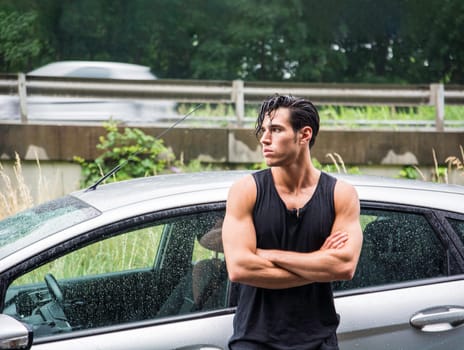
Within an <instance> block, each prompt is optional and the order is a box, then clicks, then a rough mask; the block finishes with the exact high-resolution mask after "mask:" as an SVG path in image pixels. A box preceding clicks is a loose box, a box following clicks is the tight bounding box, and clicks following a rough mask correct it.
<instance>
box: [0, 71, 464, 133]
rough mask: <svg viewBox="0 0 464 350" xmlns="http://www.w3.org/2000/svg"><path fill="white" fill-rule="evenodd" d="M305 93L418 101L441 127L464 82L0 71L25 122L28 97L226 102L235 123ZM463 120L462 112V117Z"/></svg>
mask: <svg viewBox="0 0 464 350" xmlns="http://www.w3.org/2000/svg"><path fill="white" fill-rule="evenodd" d="M277 92H278V93H281V94H292V95H295V96H300V97H306V98H308V99H310V100H311V101H312V102H314V103H315V104H317V105H343V106H366V105H379V106H380V105H383V106H421V105H428V106H433V107H434V108H435V129H436V130H437V131H443V130H444V126H445V104H449V105H464V86H462V85H455V86H446V87H445V85H443V84H430V85H382V84H377V85H368V84H304V83H284V82H274V83H271V82H246V81H242V80H234V81H207V80H168V79H159V80H150V81H146V80H145V81H135V80H114V79H84V78H82V79H79V78H56V77H36V76H26V75H25V74H23V73H19V74H17V75H16V74H3V75H0V95H5V94H6V95H15V96H18V97H19V106H20V114H21V121H22V122H23V123H26V122H27V121H28V115H27V99H28V97H31V96H50V97H51V96H54V97H73V98H75V97H76V98H82V97H92V98H108V99H137V100H145V99H147V100H172V101H176V102H180V103H182V102H184V103H197V102H204V103H229V104H233V105H234V108H235V121H236V125H237V126H243V125H244V123H245V120H246V117H245V105H246V104H250V103H258V102H261V101H262V100H263V99H264V98H265V97H266V96H269V95H273V94H275V93H277ZM463 119H464V117H463Z"/></svg>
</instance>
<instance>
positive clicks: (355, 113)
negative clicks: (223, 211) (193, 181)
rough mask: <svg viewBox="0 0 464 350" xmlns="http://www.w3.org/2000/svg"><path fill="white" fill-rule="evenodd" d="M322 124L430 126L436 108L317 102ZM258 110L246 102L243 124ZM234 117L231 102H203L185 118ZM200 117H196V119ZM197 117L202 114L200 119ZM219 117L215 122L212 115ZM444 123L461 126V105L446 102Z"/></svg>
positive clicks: (186, 109)
mask: <svg viewBox="0 0 464 350" xmlns="http://www.w3.org/2000/svg"><path fill="white" fill-rule="evenodd" d="M192 106H193V105H191V104H181V105H180V106H179V108H178V110H179V113H180V114H182V115H185V114H187V113H188V112H189V111H190V110H191V109H192ZM317 107H318V110H319V115H320V118H321V126H322V127H343V128H359V127H367V128H391V129H395V130H397V129H401V128H405V127H413V128H417V127H421V128H424V127H425V128H433V127H434V126H435V108H434V107H432V106H425V105H424V106H419V107H391V106H362V107H361V106H358V107H349V106H317ZM258 111H259V106H258V105H251V104H250V105H246V110H245V116H247V117H246V118H247V121H246V124H254V120H255V117H256V115H257V113H258ZM225 117H226V118H229V119H231V120H235V109H234V105H232V104H207V103H206V104H203V105H202V106H201V107H200V108H199V109H198V110H197V111H196V112H195V113H194V114H193V115H192V117H190V118H189V119H188V124H189V125H196V126H205V124H208V123H207V122H205V120H209V124H211V125H215V126H217V125H218V124H219V125H220V126H227V125H228V122H227V121H224V120H223V119H224V118H225ZM195 118H199V120H197V121H196V120H195ZM200 118H203V119H201V120H200ZM215 118H217V119H218V120H219V119H220V121H219V122H217V121H216V122H214V119H215ZM445 126H446V127H447V128H455V127H461V128H462V127H464V106H445Z"/></svg>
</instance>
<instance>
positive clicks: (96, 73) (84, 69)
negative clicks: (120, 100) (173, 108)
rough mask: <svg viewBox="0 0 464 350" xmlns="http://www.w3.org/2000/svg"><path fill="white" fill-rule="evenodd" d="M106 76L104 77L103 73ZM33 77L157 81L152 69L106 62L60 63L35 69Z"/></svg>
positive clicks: (31, 72) (32, 72)
mask: <svg viewBox="0 0 464 350" xmlns="http://www.w3.org/2000/svg"><path fill="white" fill-rule="evenodd" d="M102 72H104V74H105V76H102V75H103V73H102ZM28 75H32V76H53V77H63V76H64V77H66V76H67V77H80V78H85V77H87V78H102V77H106V78H113V79H156V77H155V75H153V74H152V73H151V72H150V67H148V66H142V65H138V64H132V63H122V62H106V61H58V62H52V63H49V64H47V65H45V66H42V67H39V68H37V69H34V70H32V71H30V72H29V73H28Z"/></svg>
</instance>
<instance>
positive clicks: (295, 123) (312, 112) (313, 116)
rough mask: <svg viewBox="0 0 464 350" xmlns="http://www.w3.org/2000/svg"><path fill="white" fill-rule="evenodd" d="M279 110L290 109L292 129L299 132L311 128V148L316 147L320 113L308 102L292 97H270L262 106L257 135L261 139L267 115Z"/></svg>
mask: <svg viewBox="0 0 464 350" xmlns="http://www.w3.org/2000/svg"><path fill="white" fill-rule="evenodd" d="M278 108H288V109H289V110H290V124H291V126H292V129H293V130H294V131H295V132H297V131H298V130H300V129H301V128H303V127H305V126H309V127H311V129H312V130H313V135H312V137H311V140H310V142H309V148H311V147H312V146H313V145H314V142H315V141H316V136H317V133H318V132H319V113H318V112H317V109H316V107H315V106H314V105H313V104H312V103H311V102H310V101H308V100H306V99H303V98H297V97H294V96H291V95H279V94H275V95H274V96H270V97H268V98H267V99H266V100H264V102H263V103H262V105H261V109H260V111H259V114H258V119H257V120H256V126H255V135H256V137H257V138H258V139H259V138H260V134H261V129H262V126H263V121H264V118H265V117H266V115H268V114H270V113H271V112H273V111H275V110H277V109H278Z"/></svg>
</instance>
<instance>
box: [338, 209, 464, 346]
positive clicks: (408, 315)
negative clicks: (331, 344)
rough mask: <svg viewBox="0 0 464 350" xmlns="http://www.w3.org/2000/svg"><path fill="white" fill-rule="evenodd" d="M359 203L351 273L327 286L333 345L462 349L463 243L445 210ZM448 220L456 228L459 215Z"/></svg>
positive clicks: (463, 321) (458, 223)
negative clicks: (337, 318) (333, 311)
mask: <svg viewBox="0 0 464 350" xmlns="http://www.w3.org/2000/svg"><path fill="white" fill-rule="evenodd" d="M362 207H363V208H362V213H361V223H362V227H363V232H364V242H363V248H362V253H361V257H360V261H359V264H358V268H357V272H356V275H355V278H354V279H353V280H352V281H349V282H337V283H334V289H335V296H336V308H337V311H338V313H339V314H340V315H341V323H340V326H339V329H338V338H339V343H340V348H341V349H344V350H350V349H405V350H406V349H457V348H460V347H462V344H463V341H464V327H461V326H462V324H463V323H464V279H463V276H462V275H461V274H462V272H463V269H462V268H463V264H462V263H463V261H462V256H461V254H460V252H459V251H460V250H461V251H462V243H459V242H457V240H456V235H455V233H456V232H455V231H454V230H453V229H452V228H451V226H452V225H448V224H447V221H448V220H447V218H446V215H445V214H446V213H441V212H437V211H431V210H427V209H420V208H415V209H411V208H407V207H401V206H389V205H377V204H373V203H370V204H369V203H363V204H362ZM453 220H454V221H453V225H454V226H455V227H461V228H462V227H463V224H462V223H463V222H464V218H463V217H462V215H461V216H456V215H455V216H454V218H453ZM459 244H460V245H459Z"/></svg>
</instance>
